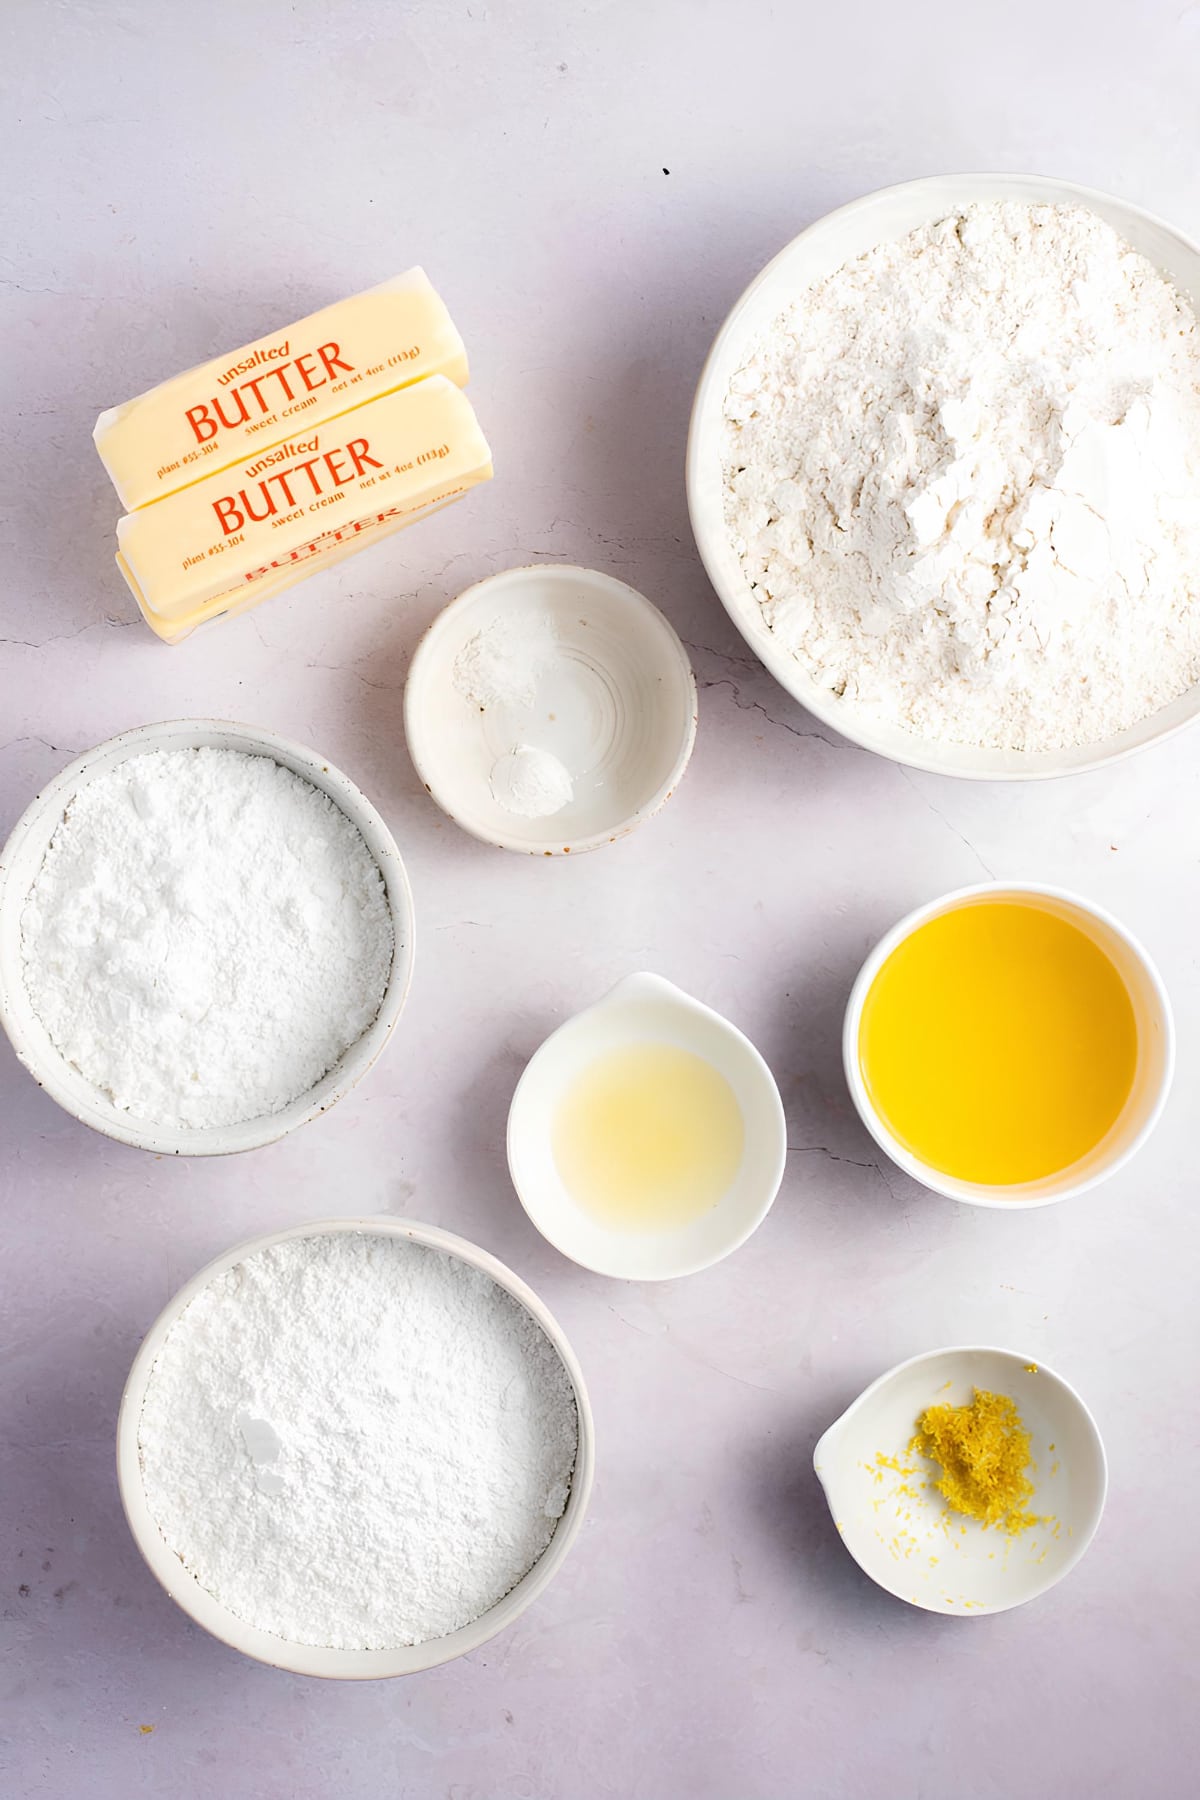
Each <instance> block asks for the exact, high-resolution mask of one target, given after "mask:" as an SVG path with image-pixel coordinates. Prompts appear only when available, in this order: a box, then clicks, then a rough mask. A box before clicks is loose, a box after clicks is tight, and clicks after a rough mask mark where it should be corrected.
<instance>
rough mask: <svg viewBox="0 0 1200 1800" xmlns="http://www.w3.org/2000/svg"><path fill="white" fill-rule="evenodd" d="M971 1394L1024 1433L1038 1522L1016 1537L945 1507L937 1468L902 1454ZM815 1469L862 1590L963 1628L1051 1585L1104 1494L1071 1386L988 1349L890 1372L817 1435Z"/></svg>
mask: <svg viewBox="0 0 1200 1800" xmlns="http://www.w3.org/2000/svg"><path fill="white" fill-rule="evenodd" d="M975 1388H985V1389H987V1390H988V1391H989V1392H991V1393H996V1394H1007V1395H1008V1396H1009V1398H1010V1399H1011V1400H1013V1401H1014V1402H1015V1403H1016V1407H1017V1411H1018V1413H1019V1414H1020V1416H1021V1419H1022V1422H1023V1423H1024V1425H1025V1427H1026V1429H1027V1430H1028V1432H1029V1435H1030V1451H1031V1454H1032V1458H1033V1462H1034V1465H1035V1467H1034V1470H1033V1473H1032V1475H1031V1480H1032V1482H1033V1488H1034V1493H1033V1498H1032V1499H1031V1500H1030V1502H1029V1511H1030V1512H1033V1513H1035V1514H1037V1515H1039V1523H1038V1524H1036V1525H1031V1526H1030V1527H1029V1528H1028V1529H1027V1530H1025V1531H1023V1532H1021V1533H1019V1534H1018V1535H1017V1536H1015V1537H1008V1536H1006V1535H1005V1533H1004V1532H1002V1531H999V1530H997V1529H996V1527H994V1526H992V1527H990V1528H988V1529H986V1530H985V1529H984V1527H983V1526H982V1525H980V1524H979V1523H978V1522H977V1521H976V1520H974V1519H964V1518H962V1517H961V1516H960V1515H959V1514H957V1513H952V1512H950V1511H949V1509H948V1508H947V1506H946V1503H945V1501H944V1500H943V1499H942V1496H941V1495H940V1494H939V1493H937V1492H936V1490H935V1489H934V1487H933V1485H932V1483H933V1482H934V1481H936V1480H937V1479H938V1476H939V1474H940V1471H939V1470H938V1468H937V1466H936V1464H933V1463H926V1462H925V1461H924V1459H923V1458H922V1457H920V1456H919V1455H917V1454H916V1453H915V1452H913V1451H910V1450H909V1448H908V1446H909V1444H910V1443H911V1442H912V1439H913V1436H914V1434H915V1432H916V1429H917V1420H918V1418H919V1417H920V1415H921V1414H922V1413H923V1412H924V1410H925V1408H926V1407H927V1406H935V1405H949V1406H965V1405H967V1404H969V1402H970V1400H971V1396H972V1392H973V1391H974V1389H975ZM813 1464H814V1467H815V1468H816V1472H817V1477H818V1479H819V1481H820V1483H821V1486H822V1487H823V1488H824V1490H825V1498H826V1499H827V1500H828V1502H829V1510H830V1512H831V1513H832V1514H833V1519H834V1523H835V1524H836V1526H837V1528H838V1530H839V1532H840V1533H841V1535H842V1542H843V1543H844V1544H845V1546H846V1548H847V1550H848V1551H849V1552H850V1554H851V1556H852V1557H853V1558H854V1560H855V1562H856V1563H857V1564H858V1565H859V1567H860V1568H861V1569H864V1570H865V1571H866V1573H867V1574H868V1575H869V1576H870V1577H871V1579H872V1581H877V1582H878V1583H879V1585H880V1587H882V1588H886V1589H887V1591H888V1593H889V1594H894V1595H895V1596H896V1598H897V1599H898V1600H907V1601H908V1602H909V1603H910V1605H912V1606H921V1607H924V1608H925V1610H926V1611H927V1612H937V1613H947V1614H949V1615H951V1616H953V1617H955V1618H966V1619H974V1618H978V1617H979V1616H980V1615H981V1614H983V1613H995V1612H1005V1611H1007V1610H1008V1608H1009V1607H1013V1606H1021V1605H1023V1604H1024V1602H1025V1601H1026V1600H1034V1599H1036V1598H1037V1596H1038V1595H1039V1594H1044V1593H1045V1592H1046V1590H1047V1589H1048V1588H1052V1587H1053V1586H1054V1585H1055V1583H1056V1582H1059V1581H1061V1580H1062V1578H1063V1576H1064V1575H1066V1574H1068V1573H1069V1571H1070V1570H1071V1569H1073V1568H1074V1567H1075V1564H1076V1563H1077V1562H1078V1561H1079V1559H1080V1557H1081V1556H1082V1555H1083V1553H1084V1551H1085V1550H1086V1549H1087V1547H1088V1545H1089V1544H1090V1543H1091V1541H1092V1538H1093V1537H1094V1536H1095V1533H1096V1527H1097V1525H1098V1524H1099V1523H1100V1515H1101V1513H1102V1512H1103V1510H1104V1498H1105V1494H1106V1492H1107V1490H1108V1466H1107V1463H1106V1461H1105V1456H1104V1446H1103V1444H1102V1443H1101V1441H1100V1433H1099V1431H1098V1430H1097V1428H1096V1421H1095V1420H1094V1419H1093V1417H1092V1415H1091V1413H1090V1412H1089V1411H1088V1409H1087V1407H1086V1406H1085V1405H1084V1403H1083V1401H1082V1400H1081V1399H1080V1397H1079V1395H1078V1394H1077V1393H1076V1392H1075V1389H1074V1388H1073V1387H1071V1386H1069V1385H1068V1383H1067V1382H1065V1381H1064V1380H1063V1379H1062V1376H1061V1375H1056V1374H1055V1373H1054V1372H1053V1370H1052V1369H1048V1368H1046V1366H1045V1364H1044V1363H1038V1362H1036V1361H1035V1360H1034V1359H1033V1358H1032V1357H1028V1356H1021V1355H1018V1353H1017V1352H1016V1351H1014V1350H993V1349H990V1348H988V1347H986V1346H962V1347H956V1348H953V1349H947V1350H930V1351H928V1352H927V1353H926V1354H925V1355H924V1356H914V1357H913V1358H912V1360H911V1361H910V1362H904V1363H900V1364H898V1365H897V1367H896V1368H894V1369H889V1370H888V1372H887V1374H886V1375H881V1376H880V1377H879V1379H878V1381H873V1382H872V1383H871V1386H870V1387H869V1388H867V1389H866V1391H865V1392H864V1393H862V1394H860V1395H859V1397H858V1399H857V1400H856V1401H855V1402H854V1403H853V1405H852V1406H850V1407H849V1408H848V1409H847V1410H846V1411H845V1412H844V1413H843V1414H842V1416H841V1418H840V1419H838V1420H837V1421H836V1422H835V1423H834V1424H833V1425H831V1426H830V1427H829V1430H828V1431H827V1432H826V1433H825V1435H824V1436H823V1437H822V1438H821V1440H820V1442H819V1443H818V1445H817V1447H816V1450H815V1451H814V1453H813ZM1042 1518H1044V1519H1046V1520H1047V1521H1048V1522H1047V1523H1045V1524H1043V1523H1041V1522H1040V1520H1041V1519H1042Z"/></svg>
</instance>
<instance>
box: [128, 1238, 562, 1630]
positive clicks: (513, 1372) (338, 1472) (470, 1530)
mask: <svg viewBox="0 0 1200 1800" xmlns="http://www.w3.org/2000/svg"><path fill="white" fill-rule="evenodd" d="M577 1440H578V1419H577V1414H576V1407H575V1398H574V1393H573V1390H572V1388H571V1383H570V1379H569V1377H568V1375H567V1372H566V1370H565V1369H564V1367H563V1364H562V1361H561V1359H560V1358H559V1356H558V1353H557V1351H556V1350H555V1348H554V1346H553V1344H551V1342H550V1340H549V1339H548V1338H547V1337H546V1335H545V1333H544V1332H543V1331H542V1329H541V1327H540V1326H539V1325H538V1324H537V1322H536V1321H535V1320H534V1319H533V1318H532V1317H531V1316H530V1314H529V1313H528V1312H527V1311H526V1310H525V1308H524V1307H523V1306H521V1305H520V1303H519V1302H518V1301H516V1300H515V1299H514V1298H513V1297H512V1296H511V1295H510V1294H508V1293H507V1292H506V1291H505V1290H504V1289H503V1288H501V1287H500V1286H499V1285H498V1284H497V1283H496V1282H494V1281H493V1280H492V1279H491V1278H490V1277H489V1276H487V1275H485V1274H483V1273H482V1272H481V1271H479V1270H477V1269H474V1268H472V1267H470V1266H469V1265H468V1264H466V1263H464V1262H462V1261H461V1260H460V1259H459V1258H457V1257H452V1256H448V1255H446V1254H445V1253H443V1252H442V1251H439V1250H433V1249H430V1248H428V1247H426V1246H424V1245H420V1244H414V1243H411V1242H409V1241H407V1240H404V1239H399V1238H395V1237H392V1236H385V1235H383V1234H377V1235H370V1234H365V1233H357V1232H337V1233H328V1234H324V1235H317V1236H312V1237H302V1238H291V1239H288V1240H285V1241H284V1242H283V1243H281V1244H277V1245H274V1246H272V1247H271V1248H269V1249H266V1250H261V1251H259V1252H257V1253H256V1254H255V1255H253V1256H251V1257H248V1258H247V1259H246V1261H245V1262H243V1263H240V1264H239V1265H238V1266H237V1267H236V1268H234V1269H231V1270H229V1271H228V1272H227V1273H225V1274H223V1275H220V1276H218V1277H217V1278H216V1280H215V1281H213V1282H211V1283H210V1284H209V1285H208V1286H207V1287H206V1288H205V1289H204V1290H203V1291H202V1292H201V1293H200V1294H199V1295H198V1296H197V1298H196V1299H195V1300H193V1301H192V1302H191V1304H190V1305H189V1306H188V1307H187V1309H186V1310H185V1311H184V1313H183V1314H182V1315H181V1316H180V1318H179V1319H178V1320H177V1321H176V1323H175V1324H174V1326H173V1327H172V1329H171V1331H170V1332H169V1333H168V1336H167V1338H166V1341H165V1343H164V1344H163V1346H162V1349H161V1350H160V1352H159V1355H158V1358H157V1360H156V1362H155V1364H154V1368H153V1370H152V1372H151V1375H150V1379H149V1382H148V1384H147V1388H146V1394H145V1401H144V1405H143V1408H142V1416H141V1422H140V1427H139V1445H140V1452H141V1463H142V1474H143V1482H144V1487H145V1494H146V1500H147V1504H148V1505H149V1508H150V1511H151V1513H152V1514H153V1516H154V1518H155V1520H156V1521H157V1523H158V1526H159V1528H160V1530H161V1531H162V1534H163V1537H164V1538H165V1540H166V1542H167V1543H168V1544H169V1545H170V1547H171V1549H172V1550H174V1551H175V1552H176V1554H177V1555H178V1556H179V1557H180V1558H181V1560H182V1561H183V1563H184V1565H185V1567H186V1568H187V1569H189V1570H190V1571H191V1573H192V1574H193V1575H194V1576H195V1578H196V1580H197V1581H199V1582H200V1583H201V1585H202V1586H203V1587H205V1588H207V1589H208V1590H209V1591H210V1592H211V1593H213V1594H214V1595H215V1596H216V1597H217V1598H218V1599H219V1600H220V1601H222V1602H223V1604H224V1605H226V1606H227V1607H228V1608H229V1609H230V1611H231V1612H234V1613H236V1614H237V1616H238V1617H239V1618H241V1619H243V1620H246V1621H247V1622H248V1623H251V1624H254V1625H257V1626H259V1627H261V1628H262V1629H263V1630H266V1631H271V1632H274V1633H276V1634H277V1635H279V1636H281V1637H285V1638H288V1639H290V1640H291V1641H293V1642H295V1643H302V1644H318V1645H327V1646H330V1647H333V1648H339V1649H387V1648H390V1647H393V1646H396V1645H400V1644H418V1643H425V1642H427V1641H428V1640H429V1639H431V1638H437V1637H442V1636H444V1635H445V1634H446V1633H447V1632H450V1631H453V1630H455V1629H457V1627H459V1626H460V1625H464V1624H466V1623H468V1622H469V1621H470V1620H472V1619H476V1618H478V1617H480V1615H481V1614H482V1613H484V1612H486V1611H487V1609H488V1608H489V1607H491V1606H493V1605H495V1603H496V1602H497V1601H498V1600H500V1599H502V1598H503V1596H504V1595H505V1594H506V1593H508V1592H510V1590H511V1589H512V1588H513V1587H515V1585H516V1583H517V1582H518V1581H519V1580H520V1579H521V1577H522V1576H523V1575H524V1574H526V1572H527V1571H528V1570H529V1569H530V1568H532V1566H533V1564H534V1563H535V1562H536V1561H537V1560H538V1558H539V1557H540V1556H541V1554H542V1552H543V1551H544V1550H545V1548H546V1546H547V1544H548V1543H549V1542H550V1539H551V1537H552V1536H553V1534H554V1530H555V1526H556V1524H557V1522H558V1519H559V1518H560V1517H561V1515H562V1512H563V1510H564V1508H565V1506H566V1501H567V1496H568V1493H569V1488H570V1481H571V1475H572V1471H573V1468H574V1464H575V1456H576V1449H577Z"/></svg>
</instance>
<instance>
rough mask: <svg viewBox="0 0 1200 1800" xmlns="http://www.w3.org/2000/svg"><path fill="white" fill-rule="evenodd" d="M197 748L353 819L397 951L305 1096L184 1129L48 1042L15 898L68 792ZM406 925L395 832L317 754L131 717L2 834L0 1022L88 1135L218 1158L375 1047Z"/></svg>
mask: <svg viewBox="0 0 1200 1800" xmlns="http://www.w3.org/2000/svg"><path fill="white" fill-rule="evenodd" d="M201 748H205V749H218V750H240V751H243V752H244V753H246V754H247V755H250V756H266V757H269V758H270V759H271V760H272V761H273V762H277V763H279V764H281V765H282V766H283V767H284V768H285V769H291V770H292V771H293V773H294V774H296V775H300V776H302V777H303V779H304V780H305V781H308V782H311V784H312V785H313V787H315V788H318V789H320V791H321V792H322V793H323V794H326V795H328V797H329V799H330V800H332V802H333V804H334V805H335V806H336V807H337V808H338V809H339V811H341V812H343V813H344V814H345V815H346V817H347V818H348V819H349V820H350V822H351V824H353V825H355V826H357V828H358V830H359V831H360V832H361V834H362V837H363V840H364V842H365V843H366V846H367V849H368V850H369V851H370V852H371V855H372V856H373V857H374V858H375V861H376V862H377V863H378V865H379V871H380V874H381V875H382V876H383V882H384V887H385V889H386V890H387V899H388V906H389V908H390V909H391V915H392V925H393V929H394V931H395V938H396V948H395V954H394V956H393V959H392V969H391V974H390V975H389V977H388V982H387V986H386V988H385V989H384V994H383V999H382V1001H381V1002H380V1007H379V1011H378V1012H377V1014H376V1015H375V1018H374V1019H373V1020H372V1022H371V1024H370V1025H368V1027H367V1029H366V1031H364V1032H363V1034H362V1036H361V1037H360V1038H359V1039H358V1040H357V1042H355V1043H353V1044H351V1045H350V1047H349V1049H348V1050H346V1051H345V1052H344V1053H343V1054H342V1056H341V1057H340V1058H339V1059H338V1061H337V1062H336V1063H335V1064H334V1066H333V1067H332V1069H330V1070H329V1071H328V1073H327V1074H325V1075H323V1076H322V1077H321V1079H320V1081H318V1082H317V1084H316V1086H315V1087H313V1088H310V1089H309V1091H308V1093H306V1094H301V1095H300V1096H299V1097H298V1098H297V1099H295V1100H293V1101H292V1102H291V1103H290V1105H288V1106H284V1107H281V1108H280V1110H279V1111H278V1112H273V1113H269V1114H266V1115H264V1116H263V1117H262V1118H258V1119H246V1120H243V1121H242V1122H241V1123H240V1124H237V1125H219V1126H218V1125H213V1126H198V1127H193V1128H185V1127H182V1126H173V1125H155V1124H153V1123H151V1122H150V1121H149V1120H144V1119H138V1118H135V1117H133V1116H132V1115H131V1114H129V1113H127V1112H123V1111H121V1110H119V1109H118V1108H117V1107H116V1106H115V1105H114V1104H113V1103H112V1101H111V1100H110V1099H109V1098H108V1096H107V1095H105V1094H103V1093H101V1091H100V1090H99V1088H97V1087H95V1086H94V1085H93V1084H92V1082H90V1081H88V1080H87V1079H86V1078H85V1077H84V1076H83V1075H82V1074H81V1073H80V1071H79V1070H78V1069H77V1068H75V1066H74V1065H73V1064H72V1063H69V1062H68V1061H67V1059H66V1058H65V1057H64V1056H63V1055H62V1053H61V1051H59V1050H58V1048H57V1047H56V1046H55V1044H54V1043H53V1042H52V1041H51V1039H50V1034H49V1033H48V1031H47V1030H46V1027H45V1026H44V1025H43V1024H42V1021H41V1019H39V1017H38V1015H37V1013H36V1012H35V1011H34V1009H33V1006H32V1003H31V1001H30V998H29V993H28V990H27V988H26V986H25V975H24V966H23V962H22V956H21V915H22V912H23V911H24V907H25V898H26V896H27V894H28V893H29V890H30V888H31V887H32V886H33V883H34V881H35V879H36V877H37V873H38V870H39V869H40V868H41V866H42V861H43V859H44V857H45V855H46V851H47V850H48V849H49V847H50V841H51V839H52V838H53V836H54V833H55V831H56V830H57V829H58V826H59V823H60V821H61V819H62V817H63V814H64V812H65V811H66V809H67V808H68V807H69V806H70V804H71V800H72V798H73V796H74V795H75V794H77V793H78V792H79V791H80V789H81V788H82V787H83V786H84V785H85V784H86V783H87V782H89V781H92V780H94V779H95V777H96V776H98V775H103V774H106V773H107V772H108V771H109V770H110V769H114V768H116V767H117V766H118V765H119V764H120V763H122V762H125V761H126V760H127V759H128V758H129V757H131V756H140V755H141V754H142V753H143V752H145V751H151V750H189V749H201ZM413 932H414V926H413V903H412V891H411V889H410V887H409V885H408V876H407V874H406V873H405V868H404V864H403V862H402V861H401V858H400V852H399V850H398V849H397V848H396V841H395V839H394V838H393V836H392V834H391V832H390V831H389V830H388V828H387V826H386V825H385V824H384V822H383V820H382V818H381V817H380V815H379V814H378V812H376V810H375V808H374V807H373V806H372V805H371V802H370V801H369V800H368V799H367V797H366V795H365V794H363V793H361V792H360V791H359V789H358V788H357V787H355V785H354V783H353V782H352V781H351V780H350V779H349V777H348V776H346V775H343V774H342V772H341V770H340V769H335V768H334V766H333V764H332V763H330V762H327V761H326V759H325V758H324V757H323V756H319V755H318V754H317V752H316V751H315V750H309V749H307V748H306V747H305V746H304V745H303V744H297V743H294V742H292V740H291V739H290V738H283V737H278V736H276V734H275V733H274V732H273V731H260V730H259V729H258V728H257V727H254V726H250V725H234V724H231V723H229V722H228V721H227V720H223V719H175V720H170V721H167V722H164V723H163V724H157V725H139V726H138V727H137V728H136V729H135V730H133V731H123V732H122V733H121V735H120V736H119V737H114V738H109V739H108V740H107V742H105V743H103V744H98V745H97V746H96V748H95V749H94V750H88V751H85V752H84V754H83V755H82V756H79V757H76V759H75V761H74V762H72V763H69V764H68V765H67V767H66V768H65V769H64V770H63V771H62V773H61V774H60V775H56V776H55V777H54V779H53V780H52V781H51V782H49V783H48V784H47V785H46V787H44V788H43V789H42V791H41V793H40V794H39V795H38V796H37V798H36V799H35V800H33V801H32V802H31V803H30V805H29V806H28V807H27V808H26V809H25V812H24V813H23V814H22V816H21V818H20V819H19V820H18V821H17V823H16V825H15V826H14V827H13V830H12V833H11V835H10V837H9V839H8V842H7V843H6V844H5V846H4V848H3V850H0V1024H2V1025H3V1027H4V1029H5V1031H6V1032H7V1034H8V1037H9V1041H10V1042H11V1044H12V1047H13V1049H14V1050H15V1051H16V1053H17V1056H18V1058H19V1059H20V1061H21V1062H22V1063H24V1065H25V1067H26V1068H27V1069H28V1070H29V1073H30V1074H31V1075H32V1076H33V1078H34V1080H35V1081H36V1082H37V1084H38V1086H39V1087H42V1088H45V1090H46V1092H47V1093H48V1094H49V1095H50V1098H51V1099H52V1100H56V1101H57V1102H58V1104H59V1105H60V1106H61V1107H63V1108H65V1110H66V1111H67V1112H69V1113H72V1114H74V1116H75V1118H77V1119H79V1120H81V1121H82V1122H83V1124H85V1125H90V1126H91V1127H92V1129H93V1131H101V1132H103V1133H104V1135H105V1136H106V1137H111V1138H116V1140H117V1141H118V1143H122V1144H131V1145H133V1146H134V1147H135V1148H136V1149H139V1150H150V1151H153V1152H154V1153H155V1154H156V1155H158V1156H225V1155H230V1154H232V1153H234V1152H237V1151H239V1150H255V1149H258V1148H259V1147H260V1146H261V1145H263V1144H271V1143H274V1142H275V1141H276V1139H278V1138H281V1137H285V1136H286V1135H287V1134H288V1132H290V1131H295V1130H296V1129H297V1128H298V1127H299V1126H301V1125H305V1124H307V1123H308V1122H309V1120H311V1119H318V1118H320V1116H321V1114H322V1113H326V1112H328V1111H329V1109H330V1107H331V1106H334V1105H336V1104H337V1102H338V1101H339V1100H340V1099H341V1098H342V1096H343V1095H344V1094H346V1093H348V1092H349V1091H350V1089H351V1088H352V1087H353V1086H354V1084H355V1082H356V1081H359V1080H360V1079H361V1078H362V1076H363V1075H365V1074H366V1072H367V1070H368V1069H369V1068H370V1067H371V1065H372V1063H373V1062H375V1060H376V1058H377V1057H378V1056H379V1055H380V1054H381V1053H382V1051H383V1049H384V1046H385V1045H386V1044H387V1042H388V1039H389V1038H390V1037H391V1035H392V1032H393V1031H394V1030H395V1028H396V1024H397V1022H398V1020H399V1018H400V1014H401V1012H402V1010H403V1008H404V1002H405V1000H406V998H407V996H408V989H409V983H410V981H411V980H412V964H413Z"/></svg>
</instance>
